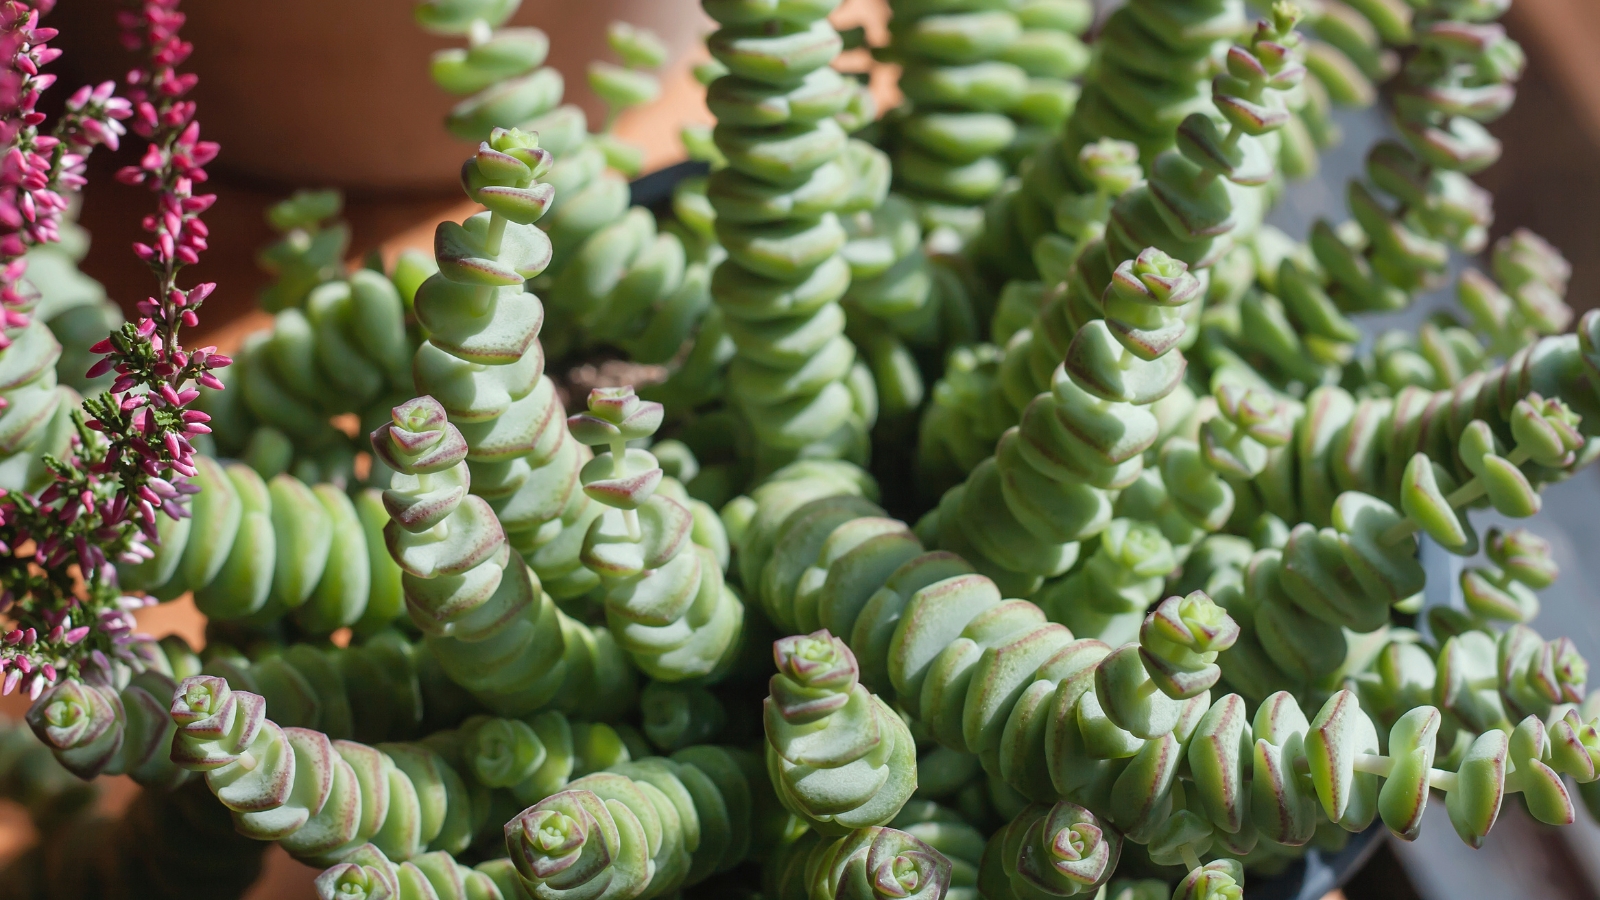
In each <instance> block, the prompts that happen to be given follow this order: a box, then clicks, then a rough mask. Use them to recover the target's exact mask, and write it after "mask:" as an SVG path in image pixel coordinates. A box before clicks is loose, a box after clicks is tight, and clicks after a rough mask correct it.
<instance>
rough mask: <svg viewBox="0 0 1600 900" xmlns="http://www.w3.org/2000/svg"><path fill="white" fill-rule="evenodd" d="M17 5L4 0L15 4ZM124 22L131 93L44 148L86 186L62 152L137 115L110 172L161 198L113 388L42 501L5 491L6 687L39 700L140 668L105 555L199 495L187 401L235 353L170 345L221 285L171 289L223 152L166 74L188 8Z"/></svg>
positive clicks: (76, 100) (147, 534)
mask: <svg viewBox="0 0 1600 900" xmlns="http://www.w3.org/2000/svg"><path fill="white" fill-rule="evenodd" d="M16 8H17V4H12V5H10V6H9V7H7V9H8V11H9V12H10V13H14V12H16ZM36 22H37V11H35V12H31V13H29V14H28V19H27V22H26V23H25V26H24V28H23V30H24V31H25V32H26V35H25V36H22V37H21V38H19V39H20V40H21V41H22V46H23V48H24V50H26V49H27V48H28V47H30V46H31V43H30V42H34V41H41V40H46V39H48V38H49V37H52V36H53V32H51V31H49V30H48V29H38V28H36V27H35V23H36ZM119 22H120V24H121V25H122V27H123V43H124V45H125V46H127V47H128V48H129V49H132V50H137V51H140V52H141V56H142V60H141V62H140V64H139V65H138V66H137V67H136V68H134V69H133V70H132V71H131V72H129V74H128V76H127V79H126V81H127V84H128V87H129V97H128V98H127V99H126V100H119V99H118V98H115V97H113V96H112V94H111V89H110V87H109V86H106V85H102V86H101V87H99V88H93V89H89V90H87V91H79V92H78V94H75V95H74V96H73V97H72V98H71V100H70V101H69V103H68V116H67V117H66V118H65V119H64V120H63V122H62V124H61V125H60V126H59V127H58V128H57V130H56V141H57V142H56V143H55V144H52V145H50V146H49V149H55V150H59V149H60V148H63V147H64V148H67V150H61V152H60V153H58V154H57V155H58V156H59V157H61V158H60V159H57V160H56V162H55V163H53V164H52V165H53V166H55V167H57V168H59V169H60V171H62V172H64V173H65V177H67V182H66V183H69V184H72V183H81V180H80V181H79V182H74V181H73V179H74V178H78V177H79V176H80V175H81V168H82V159H81V153H78V154H73V153H70V152H68V151H70V149H71V148H74V147H85V146H89V145H91V144H92V142H95V141H98V142H101V143H107V144H108V145H112V146H114V145H115V143H116V141H117V139H118V137H119V136H120V133H121V126H120V124H119V123H118V120H119V119H120V118H129V119H131V129H132V131H133V132H134V133H135V134H137V135H139V136H140V137H142V138H145V139H146V140H148V141H149V142H150V144H149V148H148V149H147V150H146V152H145V153H144V155H143V157H142V159H141V160H140V162H139V164H138V165H135V166H129V167H126V168H124V169H123V170H121V171H120V172H119V173H118V178H119V180H121V181H123V182H125V183H129V184H145V185H147V186H149V187H150V189H151V190H152V191H153V192H154V193H155V194H156V195H157V198H158V202H157V211H156V213H155V214H153V215H151V216H148V217H146V218H145V220H144V222H143V225H144V228H145V230H146V231H149V232H150V233H151V234H152V235H153V236H154V237H153V238H152V239H151V240H150V241H149V242H148V243H143V242H141V243H137V244H135V245H134V252H135V253H136V254H137V255H138V256H139V257H140V259H142V260H144V261H146V262H147V263H148V264H149V265H150V267H151V270H152V272H153V273H154V274H155V276H156V281H157V291H156V293H155V295H154V296H152V297H150V298H147V299H146V300H144V301H141V302H140V303H139V304H138V312H139V318H138V319H137V320H136V321H134V322H130V323H127V324H126V325H124V326H123V327H122V328H121V329H120V330H118V331H116V332H113V333H112V334H111V335H110V336H108V337H107V338H106V339H105V340H102V341H100V342H99V343H98V344H96V345H95V346H94V347H93V348H91V350H92V352H94V353H96V354H99V355H101V356H102V358H101V359H100V361H99V362H97V363H95V365H94V366H93V367H92V368H91V369H90V370H89V372H88V377H90V378H98V377H100V376H102V375H105V374H107V373H108V372H115V373H116V378H115V381H114V382H113V383H112V385H111V390H110V391H107V392H105V393H103V394H101V395H100V396H99V397H96V398H92V399H89V400H86V401H85V402H84V404H83V410H82V411H81V412H75V413H74V414H73V415H72V417H71V424H72V431H73V432H75V433H74V434H71V435H70V436H69V438H68V441H67V444H66V447H67V450H66V452H65V453H64V454H62V455H61V456H60V457H57V456H55V455H53V454H46V455H45V457H44V460H43V464H44V466H45V468H46V469H47V470H48V473H49V476H50V477H51V479H52V480H51V482H50V483H49V484H48V485H47V486H46V487H44V489H43V490H42V491H40V492H39V493H38V494H36V495H34V494H30V493H27V492H24V491H12V492H9V493H8V494H6V495H4V497H3V500H0V553H3V554H4V555H3V556H0V591H3V593H0V605H3V606H4V613H5V615H6V616H7V617H8V618H9V620H10V623H9V624H10V625H11V626H12V627H11V629H10V630H9V631H8V632H6V634H5V636H4V638H3V643H0V668H3V670H4V671H5V676H4V679H3V680H0V691H3V692H4V693H10V692H11V691H13V690H17V689H26V690H27V691H28V693H29V695H30V696H31V697H33V698H35V699H38V698H40V697H41V695H42V694H44V691H45V689H46V688H50V687H52V686H53V685H56V684H58V683H60V682H61V681H62V680H63V679H77V678H80V677H89V678H91V679H93V680H94V681H95V682H97V683H102V684H113V683H114V682H115V681H116V680H118V679H117V673H118V672H119V671H121V670H122V669H123V668H131V669H132V670H134V671H138V670H140V669H142V668H143V665H142V662H141V657H140V656H139V655H138V653H137V652H136V651H137V647H136V645H137V644H138V643H139V641H138V638H137V637H136V636H135V635H134V633H133V625H134V623H133V619H132V616H131V610H132V609H135V608H137V607H138V606H141V605H143V604H144V603H145V602H147V601H145V600H142V599H139V598H126V597H122V596H120V591H119V589H118V586H117V578H116V572H115V569H114V568H113V563H114V562H137V561H138V560H140V559H142V558H148V557H149V556H151V555H152V552H153V551H151V549H150V547H149V546H148V544H149V543H153V542H155V541H157V540H159V535H158V532H157V512H158V511H159V512H161V513H163V514H165V515H166V516H168V517H170V518H173V519H177V518H179V517H183V516H186V515H187V514H188V513H187V511H186V509H185V503H186V497H187V496H188V495H190V494H193V493H194V492H195V491H196V490H198V488H196V487H195V486H193V485H190V484H188V483H186V479H188V478H189V477H191V476H193V475H195V474H196V471H197V470H196V468H195V460H194V453H195V448H194V446H193V444H192V443H191V439H192V438H194V437H195V436H196V435H199V434H204V433H206V432H208V431H210V428H209V427H208V426H207V425H206V422H207V421H208V420H209V417H208V416H207V415H206V414H205V413H203V412H200V411H198V410H191V409H187V408H186V407H187V406H188V404H189V403H190V402H192V401H193V400H194V399H195V398H196V397H198V396H199V390H198V387H199V386H200V385H204V386H208V387H215V388H220V387H221V382H220V381H218V380H217V378H216V376H215V375H214V374H212V370H214V369H218V368H221V367H223V366H226V365H228V363H229V362H230V360H229V359H228V357H226V356H223V355H221V354H219V353H217V352H216V348H214V347H206V348H202V349H199V350H192V351H191V350H187V349H185V348H184V347H183V345H182V344H181V342H180V340H179V331H180V329H181V328H183V327H185V326H188V327H193V326H195V325H196V324H198V322H199V319H198V317H197V315H196V311H197V310H198V309H199V307H200V306H201V304H202V303H203V302H204V301H205V299H206V297H207V296H209V295H210V293H211V292H212V290H213V289H214V288H215V285H213V284H209V283H206V284H200V285H197V286H195V287H193V288H188V289H184V288H180V287H178V284H177V276H178V273H179V271H180V270H181V269H182V268H183V267H184V266H187V265H191V264H193V263H195V262H198V261H199V253H200V251H202V250H204V249H205V247H206V234H207V232H206V227H205V224H204V223H203V222H202V221H201V220H200V218H199V216H200V214H201V213H202V212H204V211H205V210H206V209H207V208H209V207H210V205H211V203H212V202H213V201H214V199H215V197H214V195H210V194H201V195H197V194H196V193H195V185H197V184H199V183H200V182H203V181H205V179H206V173H205V169H204V165H205V164H206V163H208V162H210V161H211V159H213V158H214V157H215V156H216V153H217V145H216V144H215V143H213V142H209V141H202V140H200V138H199V134H200V127H199V124H198V123H197V122H196V121H195V103H194V101H192V100H185V99H183V98H184V95H185V94H186V93H187V92H188V91H189V90H190V89H191V88H193V86H194V83H195V76H193V75H192V74H179V73H178V71H177V69H176V67H177V66H178V65H179V64H181V63H182V62H183V61H184V59H185V58H186V57H187V56H188V54H189V51H190V45H189V44H188V43H186V42H184V41H182V40H180V39H179V37H178V29H179V28H180V27H181V26H182V24H183V15H182V14H181V13H179V12H178V11H177V3H176V0H150V2H148V3H145V4H144V5H142V6H139V7H138V8H136V9H129V10H125V11H124V12H123V13H122V15H121V16H120V17H119ZM51 58H54V54H51V53H45V52H41V51H39V50H37V49H34V50H32V51H31V55H29V54H28V53H24V54H23V55H19V56H17V57H15V58H14V60H13V62H14V65H15V66H16V67H17V68H18V69H20V70H22V71H27V70H28V69H30V68H33V69H36V67H37V64H38V63H40V62H45V61H48V60H49V59H51ZM41 82H42V83H41ZM47 86H48V82H47V81H42V80H41V79H31V80H30V81H29V82H28V86H27V91H28V92H27V93H26V94H25V95H24V96H23V97H22V98H21V99H22V101H23V103H24V105H25V106H26V108H27V109H28V110H29V112H28V114H27V116H26V117H25V118H24V119H23V120H22V122H21V124H22V125H23V126H24V128H32V129H34V131H32V132H26V133H24V131H18V132H17V135H21V136H23V137H25V138H27V139H29V140H31V141H32V143H33V150H34V151H37V150H38V148H39V142H38V139H37V137H36V134H37V126H38V124H39V122H40V121H42V120H40V119H38V118H37V114H36V113H33V112H32V111H31V110H32V107H33V104H34V103H35V102H36V99H37V97H36V94H37V92H38V91H39V90H42V89H43V88H44V87H47ZM97 116H98V117H100V118H97ZM8 121H10V120H8ZM90 122H94V123H97V124H93V125H91V124H88V123H90ZM108 123H109V124H108ZM17 152H19V153H20V152H22V151H17ZM66 156H74V157H75V158H74V159H66V158H65V157H66ZM11 158H12V159H15V158H16V157H15V156H13V157H11ZM52 171H53V170H52ZM35 183H37V182H32V183H28V184H25V185H24V187H28V188H29V189H30V190H31V189H32V185H33V184H35ZM49 186H50V183H49V182H46V183H45V185H44V187H46V188H48V187H49ZM28 196H33V197H34V198H35V200H34V201H32V202H33V205H32V206H31V207H30V206H29V205H28V201H24V203H23V207H22V208H23V210H24V212H26V211H27V209H30V208H31V209H34V210H36V211H37V210H38V209H40V208H41V207H40V206H39V205H38V203H37V198H38V197H39V196H40V195H39V194H38V192H37V191H35V192H34V193H33V194H31V195H28ZM47 228H49V229H52V230H51V231H42V230H39V229H38V228H36V229H35V230H34V232H33V234H34V237H35V238H41V237H47V236H49V234H52V233H53V226H47ZM8 324H9V322H8ZM88 662H92V663H93V665H92V666H88V667H86V666H85V663H88ZM86 669H88V670H89V671H86ZM48 700H49V698H46V702H48Z"/></svg>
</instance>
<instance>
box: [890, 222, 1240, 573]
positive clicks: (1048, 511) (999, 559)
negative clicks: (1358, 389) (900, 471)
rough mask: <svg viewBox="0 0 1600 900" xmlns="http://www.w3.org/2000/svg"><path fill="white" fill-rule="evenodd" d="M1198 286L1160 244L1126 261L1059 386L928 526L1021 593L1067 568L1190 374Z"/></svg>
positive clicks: (1040, 399)
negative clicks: (1186, 313)
mask: <svg viewBox="0 0 1600 900" xmlns="http://www.w3.org/2000/svg"><path fill="white" fill-rule="evenodd" d="M1199 294H1200V283H1199V281H1198V280H1197V279H1196V278H1195V277H1194V276H1193V275H1191V274H1190V273H1189V271H1188V267H1187V266H1186V265H1185V264H1184V263H1183V262H1181V261H1178V260H1174V259H1172V258H1171V257H1168V256H1167V255H1166V254H1164V253H1161V252H1160V251H1158V250H1153V249H1152V250H1147V251H1145V252H1143V253H1141V254H1140V255H1139V258H1138V259H1137V260H1130V261H1128V262H1126V263H1123V264H1122V265H1121V266H1119V267H1118V269H1117V271H1116V273H1115V274H1114V276H1113V277H1112V282H1111V287H1110V288H1109V289H1108V291H1107V293H1106V303H1105V311H1104V312H1105V316H1106V318H1103V319H1101V318H1096V319H1092V320H1090V321H1089V322H1088V323H1087V324H1085V325H1084V326H1083V327H1082V328H1080V329H1079V331H1078V333H1077V335H1076V336H1075V337H1074V338H1073V340H1072V342H1071V344H1070V345H1068V347H1067V349H1066V353H1065V359H1066V362H1065V363H1063V364H1061V365H1058V366H1057V367H1056V369H1055V376H1054V378H1053V384H1052V386H1051V391H1050V392H1049V393H1042V394H1039V395H1038V396H1037V397H1035V398H1033V399H1032V400H1031V402H1029V403H1028V404H1027V407H1026V411H1025V412H1024V413H1023V415H1022V423H1021V425H1019V426H1014V427H1012V428H1010V429H1008V430H1007V431H1006V432H1005V434H1004V436H1003V437H1002V438H1001V439H1000V442H999V445H998V447H997V449H996V451H995V455H994V456H991V457H989V458H988V459H986V460H984V461H983V462H982V463H980V464H979V465H978V466H977V468H975V469H974V470H973V472H972V475H971V476H970V477H969V478H968V480H967V482H966V483H965V484H962V485H958V486H956V487H955V488H952V489H951V490H949V491H948V492H946V493H945V495H944V497H943V498H942V499H941V500H940V503H939V507H938V509H937V510H936V511H935V512H934V513H930V514H929V516H928V517H927V518H925V519H924V520H923V521H922V522H920V523H918V531H919V533H920V534H922V535H923V536H924V538H925V539H926V540H928V541H930V542H932V543H936V544H937V546H939V547H940V548H942V549H946V550H950V551H953V552H955V553H959V554H961V555H962V556H963V557H964V558H965V559H966V560H967V561H968V562H970V563H972V564H973V565H975V566H977V567H978V570H979V571H981V572H984V573H986V574H988V575H990V576H991V577H994V578H996V579H999V580H1000V581H1001V583H1002V584H1004V585H1006V589H1007V590H1008V591H1010V592H1013V593H1017V594H1018V595H1020V596H1028V595H1030V594H1032V593H1033V592H1034V591H1036V590H1037V589H1038V588H1039V586H1040V585H1041V584H1042V583H1043V581H1044V579H1047V578H1052V577H1055V576H1058V575H1061V574H1064V573H1065V572H1067V570H1069V569H1070V568H1071V567H1072V566H1073V564H1074V563H1075V562H1077V559H1078V554H1079V542H1080V541H1082V540H1084V539H1086V538H1090V537H1093V536H1095V535H1097V534H1099V533H1100V532H1101V531H1103V530H1105V529H1106V527H1107V526H1108V525H1110V523H1111V519H1112V515H1113V506H1112V504H1113V501H1114V498H1115V493H1116V492H1117V491H1118V490H1120V489H1122V488H1125V487H1128V486H1129V485H1131V484H1133V483H1134V482H1135V480H1136V479H1137V478H1138V477H1139V475H1140V472H1141V470H1142V468H1143V454H1144V453H1145V451H1147V450H1149V449H1151V447H1153V446H1154V444H1155V441H1156V438H1157V435H1158V432H1159V422H1158V418H1157V416H1156V414H1154V413H1153V412H1151V407H1152V405H1153V404H1157V403H1158V402H1159V401H1161V399H1162V398H1163V397H1166V396H1167V395H1169V394H1171V393H1172V392H1173V391H1174V390H1175V389H1176V388H1177V387H1178V386H1179V384H1180V382H1181V380H1182V378H1183V371H1184V365H1185V363H1184V359H1183V354H1182V352H1180V351H1178V350H1177V349H1176V347H1177V343H1178V341H1179V339H1180V338H1181V337H1182V335H1183V333H1184V320H1183V316H1182V310H1183V308H1184V307H1185V306H1187V305H1190V304H1193V303H1195V302H1197V300H1198V298H1199ZM1223 518H1224V520H1225V519H1226V515H1224V516H1223Z"/></svg>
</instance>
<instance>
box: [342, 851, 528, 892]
mask: <svg viewBox="0 0 1600 900" xmlns="http://www.w3.org/2000/svg"><path fill="white" fill-rule="evenodd" d="M316 888H317V896H318V897H319V898H320V900H345V898H348V897H371V898H374V900H376V898H385V900H445V898H449V900H456V898H462V900H516V898H518V897H519V895H520V893H521V889H520V888H519V887H517V883H516V875H515V873H514V872H512V870H511V863H510V861H509V860H507V859H504V858H501V859H491V860H488V861H486V862H482V863H479V864H478V865H476V866H472V867H468V866H465V865H463V864H461V863H459V862H456V859H455V857H453V856H451V855H450V854H449V853H447V852H445V851H443V850H435V851H432V852H429V853H423V854H421V855H419V856H414V857H412V858H411V859H407V860H403V861H401V862H399V863H396V862H393V861H391V860H390V859H389V857H388V856H387V855H386V854H385V853H384V852H383V850H381V849H379V847H378V846H377V845H376V844H363V845H361V846H360V847H358V848H356V849H355V850H353V851H351V852H350V853H348V854H346V855H345V857H344V859H343V860H342V861H341V862H338V863H336V864H334V865H333V866H331V867H329V868H328V869H327V870H326V871H324V872H323V873H322V874H321V875H318V876H317V881H316Z"/></svg>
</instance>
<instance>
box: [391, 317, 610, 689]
mask: <svg viewBox="0 0 1600 900" xmlns="http://www.w3.org/2000/svg"><path fill="white" fill-rule="evenodd" d="M523 296H528V297H530V298H531V296H532V295H523ZM557 427H560V423H559V422H558V423H557ZM564 432H565V429H563V433H564ZM372 444H373V450H374V451H376V452H377V454H378V455H379V456H380V457H381V458H383V459H384V461H385V462H387V463H388V464H389V465H390V466H391V467H392V468H393V469H394V470H395V473H396V474H395V477H394V480H393V483H392V485H391V487H390V488H389V490H387V491H385V492H384V494H383V503H384V506H385V507H386V508H387V509H388V511H389V514H390V516H391V521H390V523H389V524H388V525H387V526H385V528H384V538H385V542H386V543H387V545H388V548H389V552H390V554H391V555H392V556H393V557H394V559H395V562H397V563H398V564H399V566H400V569H401V571H402V572H403V574H402V576H401V585H402V590H403V591H404V594H405V601H406V610H407V612H408V613H409V614H410V618H411V622H412V624H414V625H416V626H417V628H419V629H421V630H422V632H423V633H424V634H425V635H426V636H427V638H426V640H427V643H428V648H429V650H430V651H431V652H432V654H433V656H434V657H435V658H436V659H437V660H438V661H439V663H440V666H441V667H442V668H443V669H444V671H445V673H446V674H447V675H448V676H449V677H450V679H451V680H453V681H455V682H456V683H457V684H459V685H461V686H462V687H464V688H466V689H467V691H468V692H470V693H471V694H472V695H473V696H474V697H476V698H477V699H478V701H479V702H481V703H483V704H484V705H485V706H487V707H489V708H490V709H492V710H494V711H496V712H498V713H500V714H502V715H523V714H526V713H530V712H533V711H535V710H538V709H541V708H543V707H546V706H551V705H554V706H556V707H558V708H561V709H565V710H569V711H572V710H583V711H584V712H585V713H586V714H588V715H592V716H595V717H597V718H605V717H610V716H615V715H618V714H620V713H621V712H622V711H623V710H625V709H626V708H627V707H628V706H629V705H630V704H631V702H632V699H633V674H632V672H631V671H630V669H629V667H628V663H627V661H626V660H625V658H624V657H623V655H622V651H621V649H620V648H619V647H618V646H617V643H616V641H615V639H614V638H612V636H611V634H610V632H608V631H606V630H605V629H603V628H593V629H591V628H590V627H588V626H587V625H584V624H583V623H581V622H579V621H577V620H575V619H572V618H570V617H568V616H567V614H566V613H564V612H562V611H561V610H560V609H558V608H557V607H556V605H555V601H554V600H552V599H551V598H550V595H549V594H548V593H546V592H545V591H544V590H543V589H542V588H541V586H540V583H539V580H538V577H537V576H536V575H534V573H533V570H531V569H530V568H529V567H528V565H527V564H526V563H524V562H523V561H522V559H521V558H520V557H518V556H516V555H514V554H513V553H512V552H511V546H510V543H509V541H508V540H507V537H506V532H505V530H504V529H503V528H502V527H501V525H500V522H499V520H498V519H497V518H496V517H495V513H494V510H493V509H492V508H491V507H490V506H489V503H488V501H486V500H484V499H483V498H482V497H479V496H477V495H476V494H469V493H468V492H467V491H468V488H469V487H470V486H471V483H472V476H471V472H470V469H469V468H468V466H467V462H466V460H467V455H468V453H469V452H470V451H469V448H468V445H467V441H466V439H465V438H464V437H463V436H462V434H461V432H460V431H459V430H458V429H457V428H456V426H455V425H454V424H453V423H451V422H450V421H449V420H448V419H447V417H446V414H445V410H444V407H443V406H441V405H440V404H439V403H438V402H437V401H435V400H434V399H433V398H431V397H421V398H418V399H416V400H412V401H409V402H407V403H405V404H403V405H401V406H398V407H396V408H395V410H394V418H393V420H392V421H391V422H390V423H388V424H386V425H384V426H383V427H381V428H379V429H378V430H377V431H375V432H373V438H372ZM574 446H577V445H576V444H575V443H574Z"/></svg>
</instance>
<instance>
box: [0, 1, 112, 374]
mask: <svg viewBox="0 0 1600 900" xmlns="http://www.w3.org/2000/svg"><path fill="white" fill-rule="evenodd" d="M54 6H55V0H33V2H23V0H10V2H7V3H6V4H4V6H0V59H3V60H4V67H3V68H0V143H3V144H4V147H5V150H4V156H3V161H0V328H4V329H7V330H11V329H17V328H21V327H22V326H24V325H27V324H28V320H29V317H28V313H29V312H30V311H31V310H32V309H33V306H34V304H36V303H37V302H38V300H39V296H38V292H37V291H36V290H35V289H34V288H33V287H32V286H31V285H29V284H27V283H26V282H25V281H24V280H23V279H24V276H25V274H26V272H27V265H28V264H27V260H26V259H24V258H23V254H24V253H26V252H27V250H28V248H29V247H32V246H37V245H39V244H53V243H58V242H59V241H60V240H61V232H60V225H61V216H62V214H63V213H64V212H66V210H67V207H68V205H69V203H70V198H71V196H72V195H73V194H75V193H76V192H77V191H78V190H79V189H81V188H82V187H83V185H84V183H85V179H84V174H83V172H84V166H85V164H86V163H87V160H88V156H89V153H90V151H91V150H93V149H94V148H95V146H97V145H100V144H104V145H105V146H107V147H109V148H110V149H112V150H116V149H117V145H118V143H119V139H120V138H121V136H122V134H123V133H124V132H123V126H122V122H121V120H123V119H126V118H128V116H129V115H131V106H130V104H129V102H128V101H127V100H126V99H125V98H122V97H118V96H116V95H115V93H114V92H115V89H116V84H115V83H114V82H111V81H107V82H103V83H101V84H99V85H85V86H83V87H82V88H79V89H78V90H77V91H76V92H74V93H73V95H72V96H71V97H70V98H69V99H68V100H67V105H66V113H65V114H64V115H62V116H61V117H60V118H58V119H57V120H56V123H55V125H54V127H53V128H50V129H49V130H48V131H41V126H44V125H45V124H46V116H45V114H44V113H41V112H39V110H38V103H39V97H40V95H41V94H43V93H44V91H45V90H46V89H48V88H49V87H50V86H51V85H53V84H54V83H55V80H56V76H54V75H51V74H48V73H46V72H44V71H43V69H44V67H45V65H47V64H48V63H50V62H51V61H53V60H55V59H56V58H57V57H59V56H60V55H61V51H60V50H57V49H55V48H53V47H51V46H49V41H50V40H51V39H52V38H54V37H55V36H56V29H54V28H42V27H40V26H39V17H40V16H42V15H44V14H46V13H48V12H50V10H51V8H52V7H54ZM10 345H11V336H9V335H4V334H0V349H4V348H5V347H9V346H10Z"/></svg>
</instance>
